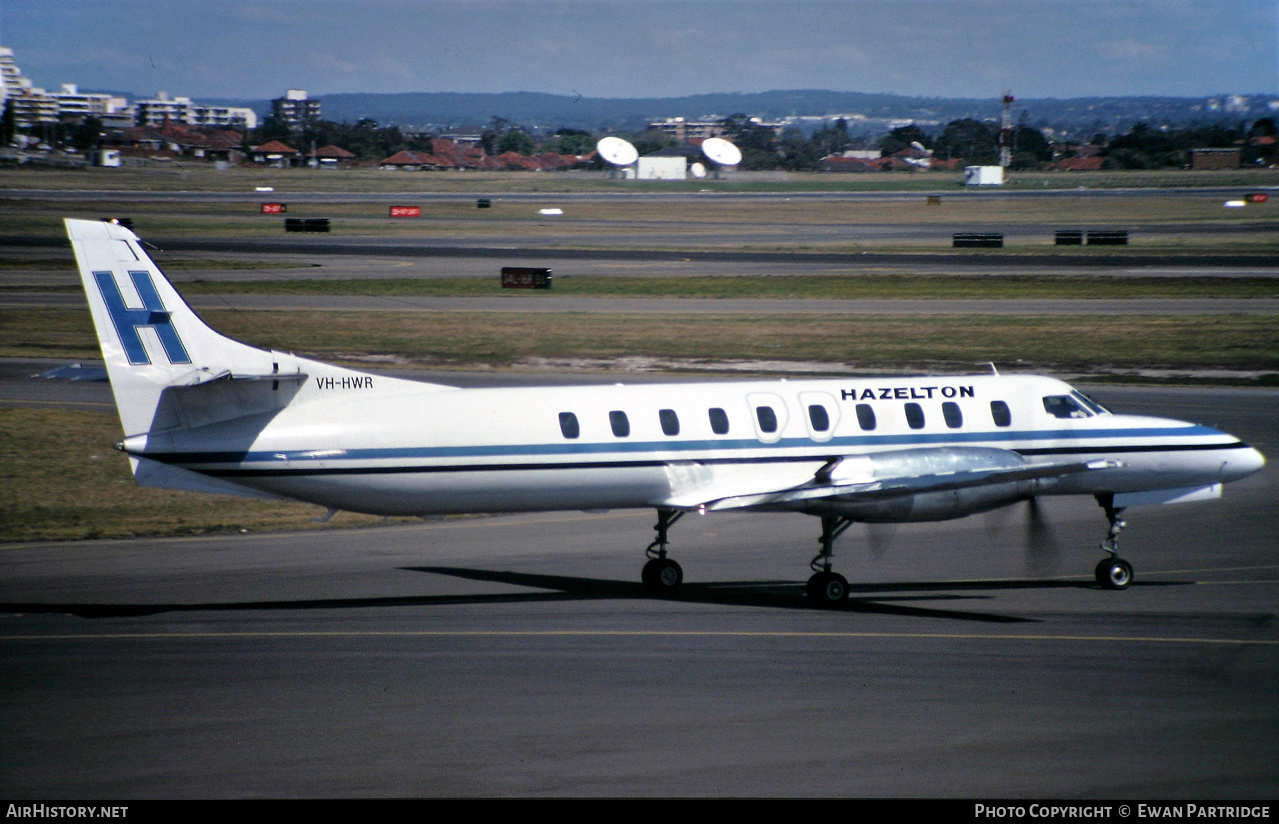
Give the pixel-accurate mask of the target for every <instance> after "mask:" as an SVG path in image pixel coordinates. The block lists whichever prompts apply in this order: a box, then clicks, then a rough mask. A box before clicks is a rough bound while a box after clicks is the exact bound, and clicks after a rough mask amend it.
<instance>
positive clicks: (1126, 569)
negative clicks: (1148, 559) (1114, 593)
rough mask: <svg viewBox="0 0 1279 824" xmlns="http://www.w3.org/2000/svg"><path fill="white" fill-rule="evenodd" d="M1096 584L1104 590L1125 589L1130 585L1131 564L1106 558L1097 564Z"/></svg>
mask: <svg viewBox="0 0 1279 824" xmlns="http://www.w3.org/2000/svg"><path fill="white" fill-rule="evenodd" d="M1095 572H1096V575H1097V583H1099V584H1101V585H1102V586H1103V587H1105V588H1106V589H1127V588H1128V585H1129V584H1131V583H1132V564H1130V563H1128V562H1127V561H1125V560H1124V559H1123V558H1107V559H1105V560H1104V561H1102V562H1101V563H1099V564H1097V569H1096V570H1095Z"/></svg>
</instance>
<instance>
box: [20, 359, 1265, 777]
mask: <svg viewBox="0 0 1279 824" xmlns="http://www.w3.org/2000/svg"><path fill="white" fill-rule="evenodd" d="M32 365H38V364H31V363H15V362H10V363H9V364H8V365H7V368H8V372H7V373H6V374H7V375H8V377H9V378H10V379H11V383H13V384H17V385H28V386H30V385H33V384H32V382H27V383H26V384H23V383H22V381H20V380H19V379H18V377H17V375H19V374H20V373H22V372H24V371H25V370H26V369H27V368H29V367H30V366H32ZM527 379H528V378H526V377H525V378H521V379H520V380H527ZM458 382H459V383H469V384H473V383H475V382H476V378H475V377H474V376H459V380H458ZM0 383H2V382H0ZM66 386H72V387H77V388H76V389H75V390H74V391H72V392H71V393H70V395H69V396H68V397H66V398H64V399H63V401H71V402H74V401H75V398H76V397H80V398H82V399H85V400H86V401H87V402H94V397H95V396H94V395H93V394H92V393H93V392H95V391H100V390H101V389H103V388H105V384H66ZM95 387H96V388H95ZM1090 391H1091V392H1092V393H1093V394H1094V395H1095V396H1096V397H1098V398H1099V399H1100V400H1102V401H1103V402H1106V403H1109V404H1111V405H1112V406H1113V407H1114V408H1116V409H1118V410H1120V411H1128V412H1142V413H1151V414H1162V415H1168V416H1175V417H1181V418H1185V419H1190V420H1198V421H1202V422H1205V423H1211V424H1215V425H1218V426H1221V427H1222V428H1224V429H1226V430H1227V431H1231V432H1233V433H1235V434H1237V435H1239V436H1241V437H1243V438H1244V439H1245V440H1247V441H1249V442H1250V443H1252V444H1253V445H1255V446H1257V447H1258V448H1260V449H1262V451H1263V452H1265V453H1266V454H1268V455H1270V456H1272V457H1273V456H1274V455H1275V454H1277V450H1276V445H1277V444H1279V415H1276V413H1275V410H1276V408H1279V407H1276V404H1275V400H1276V394H1275V393H1274V392H1268V391H1262V390H1230V389H1204V390H1191V389H1163V388H1161V389H1127V388H1114V387H1092V388H1091V390H1090ZM80 393H88V394H80ZM107 412H109V410H108V409H105V408H104V413H107ZM1128 515H1129V518H1128V520H1129V524H1130V526H1129V528H1128V529H1127V530H1126V531H1125V532H1124V534H1123V538H1122V546H1123V554H1124V556H1125V557H1126V558H1128V559H1129V560H1130V561H1131V562H1132V563H1133V564H1134V566H1135V567H1136V582H1135V583H1134V584H1133V586H1132V587H1131V588H1130V589H1128V590H1127V591H1124V592H1109V591H1103V590H1101V589H1099V588H1097V586H1096V585H1095V583H1093V581H1092V575H1091V569H1092V566H1093V564H1094V563H1095V562H1096V560H1098V559H1099V558H1100V557H1101V553H1100V552H1099V551H1098V550H1097V549H1096V546H1097V543H1098V542H1099V541H1100V540H1101V538H1102V537H1104V532H1105V521H1104V519H1103V517H1102V515H1101V513H1100V511H1099V510H1098V508H1097V507H1096V505H1095V504H1094V503H1093V502H1092V501H1091V500H1089V499H1057V500H1046V501H1045V502H1043V503H1042V504H1041V505H1040V509H1039V512H1038V516H1037V517H1034V518H1032V517H1031V516H1030V511H1029V509H1028V507H1025V506H1019V507H1013V508H1010V509H1007V510H1001V511H999V512H995V513H990V514H987V515H980V516H973V517H969V518H965V519H960V520H958V521H951V522H945V523H940V524H917V525H901V526H894V527H876V528H873V529H870V528H866V527H864V526H855V527H853V528H852V529H850V530H849V531H848V533H846V534H845V535H844V537H843V538H841V540H840V542H839V543H838V544H837V548H836V549H837V568H838V569H840V570H841V571H842V572H844V573H845V574H846V575H847V576H848V577H849V578H850V580H852V581H853V592H852V599H851V601H850V603H849V605H848V608H847V609H845V610H840V611H823V610H815V609H810V608H809V607H808V606H807V605H806V604H805V602H804V599H803V595H802V581H803V580H804V578H805V577H806V575H807V568H806V564H807V561H808V558H809V557H810V556H811V555H812V554H813V552H814V551H815V550H816V547H817V541H816V539H817V535H818V528H817V523H816V521H815V519H812V518H807V517H805V516H800V515H751V514H716V515H711V516H707V517H705V518H697V517H696V516H690V517H689V518H686V519H685V520H683V521H681V522H680V523H679V524H677V525H676V526H675V527H674V528H673V530H672V540H673V545H672V551H673V553H674V556H675V557H676V558H678V559H679V560H680V561H681V563H682V564H683V565H684V569H685V576H686V581H687V588H686V591H685V593H684V595H682V596H681V597H679V598H675V599H661V598H654V597H651V596H650V595H648V594H647V593H646V592H645V591H644V590H643V589H642V588H641V586H640V584H639V583H638V578H639V568H640V565H641V563H642V560H643V558H642V554H643V553H642V550H643V547H644V546H645V545H646V544H647V543H648V541H649V540H651V526H652V522H653V520H654V517H653V514H652V513H651V512H612V513H602V514H584V513H553V514H540V515H512V516H505V517H494V518H477V519H459V520H446V521H436V522H431V523H423V524H421V525H417V526H394V527H382V528H375V529H366V530H359V531H326V532H308V533H305V534H301V533H295V534H241V535H230V536H209V537H200V538H184V539H170V540H128V541H102V542H80V543H64V544H25V545H23V544H9V545H3V546H0V655H2V656H3V661H4V666H3V667H0V729H2V730H3V731H4V746H3V747H0V793H3V795H5V796H6V797H11V798H38V799H41V800H44V801H52V800H55V799H67V798H77V799H94V798H115V799H129V798H170V797H176V798H204V797H209V798H223V797H290V798H306V797H387V796H396V797H406V796H412V797H424V796H425V797H437V796H455V797H456V796H460V797H477V796H483V797H491V796H574V797H580V796H625V797H632V796H634V797H669V796H714V797H724V796H798V797H808V796H858V797H884V796H888V797H896V796H912V797H920V796H923V797H963V798H978V797H985V798H1031V799H1040V800H1042V799H1045V798H1054V799H1074V798H1125V799H1127V798H1131V799H1145V800H1151V799H1176V798H1186V799H1232V800H1239V799H1273V798H1274V797H1275V795H1276V793H1279V771H1277V770H1276V766H1275V765H1276V764H1279V704H1277V703H1276V702H1275V700H1274V699H1275V695H1276V694H1279V622H1276V620H1275V612H1276V603H1279V599H1277V595H1279V559H1276V557H1275V548H1276V547H1277V546H1279V487H1277V485H1276V483H1275V480H1274V471H1273V467H1270V468H1267V469H1266V470H1263V472H1262V473H1260V474H1258V475H1256V476H1253V477H1252V478H1249V479H1246V480H1244V481H1241V482H1239V483H1236V484H1233V485H1231V486H1230V487H1228V488H1227V490H1226V494H1225V497H1224V498H1223V499H1222V500H1220V501H1214V502H1208V503H1197V504H1186V505H1181V506H1170V507H1162V508H1158V509H1153V508H1152V509H1144V508H1143V509H1137V508H1134V509H1132V510H1129V513H1128Z"/></svg>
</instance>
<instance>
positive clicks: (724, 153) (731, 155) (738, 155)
mask: <svg viewBox="0 0 1279 824" xmlns="http://www.w3.org/2000/svg"><path fill="white" fill-rule="evenodd" d="M702 154H704V155H706V156H707V157H708V158H710V160H711V162H713V163H717V164H719V165H720V166H736V165H737V164H738V163H741V162H742V150H741V149H739V148H737V147H736V146H734V145H733V144H732V143H729V142H728V141H727V140H725V139H724V138H722V137H708V138H706V139H705V140H703V141H702Z"/></svg>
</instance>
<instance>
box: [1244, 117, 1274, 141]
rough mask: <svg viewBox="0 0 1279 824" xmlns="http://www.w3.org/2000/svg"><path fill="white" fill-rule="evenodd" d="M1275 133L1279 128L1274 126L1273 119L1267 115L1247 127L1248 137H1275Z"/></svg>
mask: <svg viewBox="0 0 1279 824" xmlns="http://www.w3.org/2000/svg"><path fill="white" fill-rule="evenodd" d="M1277 135H1279V128H1276V127H1275V122H1274V120H1272V119H1270V118H1269V117H1263V118H1261V119H1260V120H1258V121H1256V122H1255V123H1253V124H1252V127H1251V128H1250V129H1248V136H1249V137H1275V136H1277Z"/></svg>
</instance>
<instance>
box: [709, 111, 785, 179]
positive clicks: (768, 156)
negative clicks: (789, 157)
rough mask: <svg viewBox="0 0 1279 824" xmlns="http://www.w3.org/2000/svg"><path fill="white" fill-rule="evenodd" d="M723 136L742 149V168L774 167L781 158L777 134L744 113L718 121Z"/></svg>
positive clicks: (778, 163)
mask: <svg viewBox="0 0 1279 824" xmlns="http://www.w3.org/2000/svg"><path fill="white" fill-rule="evenodd" d="M720 126H722V127H723V129H724V136H725V137H726V138H728V139H729V140H730V141H732V142H733V143H734V144H735V145H736V146H737V148H739V149H741V151H742V162H741V164H740V167H741V168H743V169H776V168H777V167H778V166H779V165H780V163H781V158H780V157H779V156H778V153H777V135H775V134H773V130H772V129H770V128H768V127H767V126H761V125H760V124H758V123H756V122H755V121H753V120H751V119H750V117H748V116H747V115H745V114H740V113H739V114H734V115H729V116H728V117H726V118H724V119H723V120H721V121H720Z"/></svg>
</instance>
